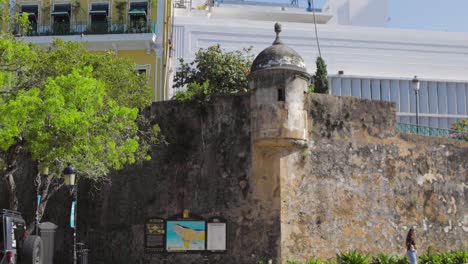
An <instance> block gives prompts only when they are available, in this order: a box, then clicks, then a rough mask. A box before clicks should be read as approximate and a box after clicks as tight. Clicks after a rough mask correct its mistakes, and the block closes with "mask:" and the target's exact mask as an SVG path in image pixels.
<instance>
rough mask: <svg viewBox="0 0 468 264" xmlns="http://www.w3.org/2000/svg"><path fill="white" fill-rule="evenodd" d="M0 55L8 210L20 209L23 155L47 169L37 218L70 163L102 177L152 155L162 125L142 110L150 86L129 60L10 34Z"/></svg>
mask: <svg viewBox="0 0 468 264" xmlns="http://www.w3.org/2000/svg"><path fill="white" fill-rule="evenodd" d="M0 54H2V56H1V57H0V177H1V178H2V179H3V180H4V181H5V183H6V187H7V191H8V197H9V207H10V209H12V210H18V197H17V195H16V180H17V177H21V176H22V175H18V174H17V170H18V159H19V155H20V154H21V153H28V154H29V155H30V156H31V158H32V159H33V160H34V161H36V162H37V163H38V164H39V165H40V166H41V167H47V168H49V172H50V173H49V174H48V175H46V176H43V175H40V174H39V173H38V174H37V176H36V182H37V183H39V184H38V186H37V190H38V191H39V192H40V193H41V195H42V202H41V205H40V206H39V208H38V212H37V213H38V215H39V217H42V215H43V213H44V210H45V208H46V205H47V202H48V200H49V199H50V197H51V196H52V195H53V194H54V193H55V192H56V191H57V190H58V189H59V188H60V187H61V186H62V185H63V183H62V181H61V179H60V178H61V176H62V174H61V171H62V170H63V168H64V167H65V166H66V165H67V163H71V164H73V165H74V166H75V167H77V169H78V172H79V176H80V177H85V178H89V179H92V180H99V179H102V178H103V177H104V176H105V175H106V174H107V173H108V172H109V170H111V169H121V168H122V167H123V166H124V165H125V164H132V163H135V162H139V161H143V160H148V159H150V148H151V146H152V145H153V144H156V143H157V142H158V133H159V127H158V126H157V125H155V124H153V123H151V121H150V119H148V118H147V117H145V116H144V115H143V110H144V108H145V107H147V106H148V105H150V103H151V99H150V98H151V97H150V94H151V91H150V88H149V86H148V85H147V83H146V79H145V77H144V76H141V75H138V74H137V72H136V70H135V69H134V65H133V64H132V63H131V62H130V61H128V60H125V59H121V58H118V57H116V56H115V55H113V54H111V53H104V54H103V53H91V52H88V51H86V50H85V49H84V48H83V47H82V46H81V45H80V44H76V43H65V42H63V41H59V40H57V41H56V42H54V44H53V45H52V47H51V48H50V49H48V50H41V49H39V48H36V47H34V46H31V45H26V44H24V43H22V42H21V41H18V40H16V39H14V38H12V37H11V36H10V35H1V36H0Z"/></svg>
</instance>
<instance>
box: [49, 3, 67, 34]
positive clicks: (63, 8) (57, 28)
mask: <svg viewBox="0 0 468 264" xmlns="http://www.w3.org/2000/svg"><path fill="white" fill-rule="evenodd" d="M70 11H71V5H70V4H55V5H54V11H52V13H50V15H51V16H52V31H53V33H54V34H55V35H68V34H70V14H71V12H70Z"/></svg>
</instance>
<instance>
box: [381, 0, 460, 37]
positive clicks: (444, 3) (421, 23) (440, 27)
mask: <svg viewBox="0 0 468 264" xmlns="http://www.w3.org/2000/svg"><path fill="white" fill-rule="evenodd" d="M389 3H390V4H389V17H390V21H389V27H393V28H408V29H421V30H437V31H449V32H468V0H438V1H436V0H389Z"/></svg>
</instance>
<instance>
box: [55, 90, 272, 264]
mask: <svg viewBox="0 0 468 264" xmlns="http://www.w3.org/2000/svg"><path fill="white" fill-rule="evenodd" d="M152 114H153V115H154V116H155V122H156V123H158V124H159V125H160V126H161V129H162V133H163V134H164V135H165V140H166V141H167V144H166V145H163V146H160V147H158V148H156V149H155V154H154V157H153V160H151V161H149V162H145V163H144V164H142V165H140V166H138V165H136V166H129V167H127V168H126V169H125V170H123V171H119V172H116V173H113V174H112V176H111V181H110V182H108V183H106V184H104V185H103V186H102V188H101V190H100V191H98V192H96V191H94V192H93V193H94V196H93V197H90V198H88V194H87V193H88V191H87V190H89V187H87V186H83V188H82V189H83V190H84V191H82V192H81V193H80V197H81V199H80V204H79V207H78V209H79V212H78V215H79V227H78V229H79V230H80V234H79V237H81V238H80V239H79V240H85V241H87V243H88V245H89V246H90V248H91V252H90V258H91V259H90V263H94V264H100V263H102V264H104V263H114V264H118V263H132V264H133V263H135V264H136V263H162V259H164V258H167V262H164V263H187V264H190V263H205V262H204V261H203V258H202V256H201V255H199V254H188V255H181V254H179V255H168V256H166V257H165V256H162V255H153V256H150V255H145V254H144V250H143V247H144V223H145V220H146V219H148V218H150V217H164V218H167V217H170V216H172V215H175V214H178V213H181V212H182V210H183V209H188V210H189V211H190V212H191V213H194V214H198V215H201V216H203V217H206V218H208V217H211V216H222V217H225V218H226V219H227V220H228V222H229V226H228V236H229V242H228V246H229V251H228V253H227V254H217V255H211V256H209V259H210V261H211V262H210V263H227V264H229V263H232V264H234V263H236V264H238V263H256V262H257V260H258V259H261V258H267V257H270V258H274V257H276V254H277V252H276V249H277V246H276V244H275V243H276V241H277V240H278V238H279V212H277V214H276V216H277V217H276V218H275V219H276V222H272V221H270V222H269V221H267V220H265V218H263V217H262V215H264V214H262V213H260V212H261V210H262V209H261V208H260V206H259V205H258V202H257V201H255V198H254V197H252V195H251V194H250V190H249V176H250V174H251V173H250V167H251V165H250V163H251V154H250V111H249V98H248V96H232V97H222V98H217V99H216V103H215V104H214V105H212V106H211V105H210V106H206V108H199V107H191V106H184V105H182V104H178V103H176V102H162V103H156V104H154V105H153V108H152ZM85 190H86V191H85ZM67 221H68V219H65V221H64V222H62V223H61V226H65V225H66V224H67ZM66 239H67V237H65V236H64V238H63V239H61V240H60V241H66ZM63 253H66V250H65V249H64V250H63ZM61 264H63V263H61Z"/></svg>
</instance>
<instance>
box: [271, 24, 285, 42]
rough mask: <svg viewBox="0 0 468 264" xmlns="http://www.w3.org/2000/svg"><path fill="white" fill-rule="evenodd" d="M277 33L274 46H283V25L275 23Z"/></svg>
mask: <svg viewBox="0 0 468 264" xmlns="http://www.w3.org/2000/svg"><path fill="white" fill-rule="evenodd" d="M275 32H276V38H275V41H273V45H278V44H283V42H282V41H281V39H280V37H279V34H280V33H281V24H280V23H278V22H276V23H275Z"/></svg>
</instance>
